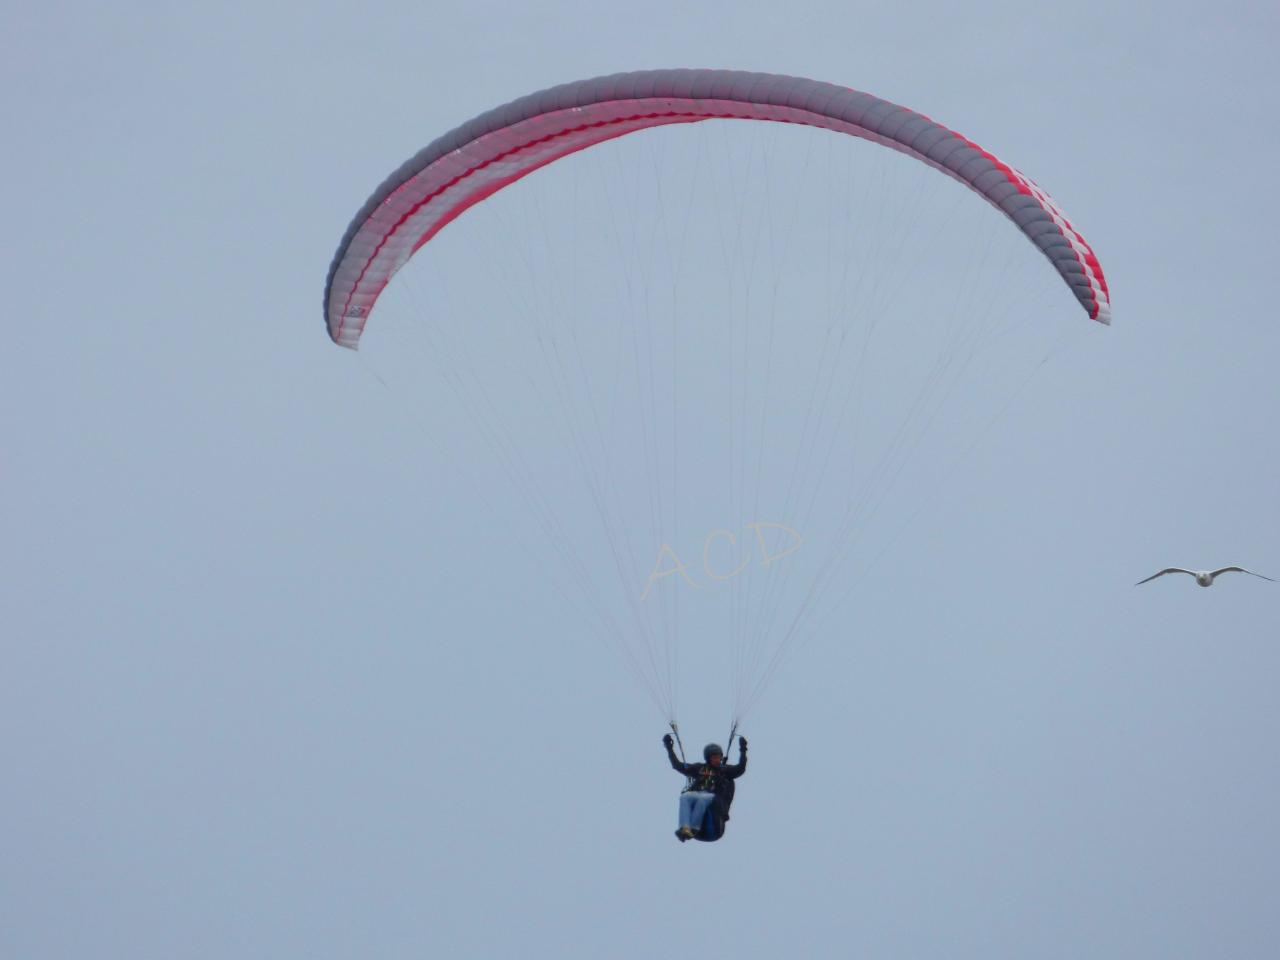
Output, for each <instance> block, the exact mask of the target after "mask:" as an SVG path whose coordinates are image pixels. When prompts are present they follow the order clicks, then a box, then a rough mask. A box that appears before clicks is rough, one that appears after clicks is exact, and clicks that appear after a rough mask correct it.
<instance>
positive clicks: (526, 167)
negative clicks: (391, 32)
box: [324, 70, 1111, 349]
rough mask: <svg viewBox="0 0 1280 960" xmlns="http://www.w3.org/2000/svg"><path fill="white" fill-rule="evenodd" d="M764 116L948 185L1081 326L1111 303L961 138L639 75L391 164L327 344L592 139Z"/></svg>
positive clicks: (1071, 250)
mask: <svg viewBox="0 0 1280 960" xmlns="http://www.w3.org/2000/svg"><path fill="white" fill-rule="evenodd" d="M708 119H742V120H772V121H776V122H781V123H798V124H805V125H807V126H813V127H822V128H824V129H827V130H833V131H837V132H840V133H847V134H849V135H851V136H855V137H861V138H862V139H865V140H871V141H874V142H875V143H879V144H882V145H884V146H886V147H889V148H890V149H893V150H897V151H899V152H901V153H905V154H907V155H909V156H912V157H915V158H916V159H918V160H920V161H922V162H924V163H927V164H928V165H929V166H931V167H933V168H934V169H936V170H938V171H940V172H942V173H945V174H946V175H947V176H949V177H952V178H954V179H955V180H958V181H959V182H961V183H963V184H964V185H965V186H967V187H969V188H970V189H972V190H974V191H975V192H976V193H978V194H980V195H981V196H982V197H984V198H985V199H986V200H987V201H988V202H989V203H990V204H991V205H992V206H994V207H996V208H997V209H999V210H1000V211H1001V212H1002V213H1004V214H1005V215H1006V216H1007V217H1008V218H1009V219H1010V220H1011V221H1012V222H1013V223H1014V225H1015V226H1016V227H1017V228H1018V229H1019V230H1021V231H1022V233H1023V234H1024V235H1025V236H1026V237H1027V238H1028V239H1029V240H1030V241H1031V242H1032V243H1034V244H1035V245H1036V246H1037V247H1038V248H1039V249H1040V251H1041V252H1042V253H1043V254H1044V256H1045V257H1046V258H1048V260H1049V261H1050V263H1052V265H1053V266H1054V267H1055V268H1056V269H1057V271H1058V273H1059V274H1060V275H1061V277H1062V279H1063V280H1064V281H1065V282H1066V284H1067V286H1068V287H1070V288H1071V291H1072V293H1073V294H1074V295H1075V297H1076V299H1077V300H1078V301H1079V302H1080V304H1081V306H1082V307H1084V309H1085V311H1086V312H1087V313H1088V315H1089V317H1090V318H1091V319H1094V320H1097V321H1099V322H1101V323H1109V322H1110V319H1111V302H1110V297H1109V293H1108V289H1107V281H1106V278H1105V277H1104V276H1103V272H1102V266H1101V264H1099V262H1098V258H1097V257H1096V256H1095V255H1094V252H1093V248H1092V247H1090V246H1089V244H1088V243H1087V242H1086V241H1085V239H1084V237H1083V236H1081V234H1080V233H1079V232H1078V231H1077V230H1076V229H1075V228H1074V227H1073V226H1072V224H1071V222H1070V221H1069V220H1068V219H1067V217H1066V215H1065V214H1064V213H1063V212H1062V210H1061V209H1059V208H1058V206H1057V205H1056V204H1055V203H1054V202H1053V200H1052V199H1051V198H1050V197H1049V195H1048V194H1047V193H1045V192H1044V191H1043V190H1042V189H1040V187H1039V186H1037V185H1036V184H1035V183H1034V182H1033V181H1032V180H1031V179H1030V178H1028V177H1026V176H1024V175H1023V174H1021V173H1019V172H1018V171H1017V170H1015V169H1014V168H1013V167H1011V166H1009V165H1008V164H1006V163H1004V162H1002V161H1001V160H999V159H997V158H996V157H995V156H993V155H992V154H991V153H989V152H987V151H986V150H984V149H982V148H981V147H979V146H978V145H977V144H975V143H974V142H973V141H971V140H969V139H967V138H965V137H963V136H961V135H960V134H958V133H956V132H955V131H953V130H950V129H948V128H947V127H944V126H942V125H941V124H939V123H936V122H935V121H933V120H930V119H929V118H928V117H925V116H922V115H921V114H918V113H916V112H914V111H912V110H909V109H907V108H906V107H900V106H897V105H896V104H893V103H889V102H888V101H885V100H881V99H879V98H877V97H873V96H872V95H870V94H868V93H861V92H859V91H857V90H851V89H849V88H847V87H840V86H836V85H834V84H830V83H822V82H819V81H815V80H805V79H802V78H799V77H785V76H776V75H771V74H765V73H749V72H744V71H738V70H646V71H640V72H636V73H619V74H614V75H612V76H607V77H597V78H595V79H592V80H581V81H577V82H575V83H566V84H562V85H560V86H557V87H552V88H550V89H548V90H543V91H541V92H539V93H534V94H530V95H529V96H526V97H521V98H520V99H518V100H514V101H512V102H511V103H508V104H506V105H505V106H501V107H497V108H496V109H493V110H490V111H488V112H487V113H483V114H481V115H480V116H478V117H476V118H475V119H473V120H469V121H468V122H466V123H464V124H463V125H462V126H460V127H458V128H457V129H455V130H453V131H451V132H449V133H447V134H445V135H444V136H442V137H440V138H439V139H438V140H436V141H435V142H433V143H431V144H430V145H429V146H427V147H425V148H424V149H423V150H421V151H419V152H418V153H417V154H416V155H415V156H413V157H412V158H410V159H409V160H408V162H406V163H405V164H403V165H402V166H401V167H400V168H399V169H398V170H396V171H395V172H394V173H393V174H392V175H391V176H390V177H388V178H387V179H386V180H385V181H384V182H383V183H382V185H381V186H379V187H378V189H377V190H375V191H374V193H373V195H372V196H371V197H370V198H369V199H368V201H366V203H365V205H364V206H363V207H362V208H361V210H360V212H359V213H358V214H357V215H356V217H355V219H354V220H353V221H352V222H351V225H350V226H349V227H348V228H347V231H346V233H345V235H344V236H343V238H342V242H341V243H340V244H339V246H338V251H337V254H336V255H335V256H334V259H333V263H332V265H331V266H330V268H329V277H328V282H327V283H326V285H325V297H324V300H325V303H324V310H325V322H326V325H327V327H328V330H329V336H330V337H331V338H332V339H333V340H334V342H335V343H338V344H340V345H342V346H345V347H351V348H353V349H354V348H355V347H356V346H357V345H358V343H359V340H360V335H361V333H362V331H363V330H364V325H365V322H366V321H367V319H368V317H369V314H370V312H371V310H372V309H373V306H374V304H375V303H376V302H377V299H378V296H379V295H380V294H381V293H382V290H383V289H384V288H385V287H386V285H387V283H388V282H389V281H390V279H391V278H392V276H394V275H395V273H396V271H397V270H399V269H400V268H401V267H402V266H403V265H404V264H405V263H406V262H407V261H408V260H409V258H410V257H411V256H412V255H413V254H414V252H415V251H417V250H418V249H419V248H420V247H422V246H423V244H425V243H427V242H428V241H429V240H430V239H431V238H432V237H433V236H435V235H436V234H437V233H438V232H439V231H440V230H441V229H442V228H443V227H444V226H445V225H446V224H448V223H449V222H450V221H451V220H453V219H454V218H455V217H457V216H459V215H460V214H461V213H463V212H464V211H465V210H466V209H467V208H469V207H471V206H472V205H474V204H476V203H479V202H480V201H481V200H483V199H485V198H486V197H488V196H489V195H491V194H493V193H495V192H496V191H498V190H501V189H502V188H503V187H505V186H506V185H507V184H509V183H513V182H514V181H516V180H519V179H520V178H521V177H523V176H525V175H526V174H528V173H531V172H532V171H534V170H537V169H538V168H539V167H542V166H545V165H546V164H548V163H552V162H554V161H555V160H558V159H559V158H561V157H564V156H566V155H568V154H571V153H574V152H576V151H579V150H583V149H585V148H587V147H590V146H593V145H595V144H597V143H602V142H604V141H606V140H612V139H614V138H616V137H621V136H624V135H625V134H628V133H633V132H635V131H637V130H643V129H646V128H648V127H655V126H661V125H664V124H671V123H696V122H698V121H700V120H708Z"/></svg>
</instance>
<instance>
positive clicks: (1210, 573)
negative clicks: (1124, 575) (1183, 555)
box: [1134, 567, 1277, 587]
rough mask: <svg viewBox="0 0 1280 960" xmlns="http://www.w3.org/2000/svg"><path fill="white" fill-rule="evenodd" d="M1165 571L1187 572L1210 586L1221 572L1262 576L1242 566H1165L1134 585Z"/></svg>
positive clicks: (1203, 584) (1163, 573)
mask: <svg viewBox="0 0 1280 960" xmlns="http://www.w3.org/2000/svg"><path fill="white" fill-rule="evenodd" d="M1166 573H1189V574H1190V575H1191V576H1193V577H1195V578H1196V583H1198V584H1200V586H1202V587H1212V586H1213V578H1214V577H1216V576H1218V575H1219V574H1221V573H1247V574H1249V576H1251V577H1262V574H1260V573H1254V572H1253V571H1252V570H1246V569H1245V568H1244V567H1222V568H1221V569H1220V570H1183V569H1182V568H1181V567H1165V568H1164V569H1163V570H1161V571H1160V572H1159V573H1153V574H1152V575H1151V576H1149V577H1147V579H1146V580H1139V581H1138V582H1137V583H1135V584H1134V586H1135V587H1140V586H1142V585H1143V584H1144V583H1148V582H1149V581H1151V580H1154V579H1155V578H1156V577H1163V576H1164V575H1165V574H1166ZM1262 579H1263V580H1271V578H1270V577H1262ZM1271 582H1272V583H1276V582H1277V581H1275V580H1271Z"/></svg>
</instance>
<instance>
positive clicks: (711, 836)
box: [667, 747, 747, 841]
mask: <svg viewBox="0 0 1280 960" xmlns="http://www.w3.org/2000/svg"><path fill="white" fill-rule="evenodd" d="M667 759H668V760H669V761H671V768H672V769H673V770H675V772H676V773H679V774H682V775H684V776H686V777H688V778H689V784H688V785H687V786H686V787H685V788H684V791H683V792H685V793H687V792H689V791H690V790H700V791H703V792H704V793H712V794H715V800H713V801H712V802H711V809H710V810H709V811H708V812H707V820H706V824H705V826H704V828H703V829H702V830H701V831H700V832H699V833H698V834H697V839H699V840H707V841H710V840H719V839H720V838H721V837H722V836H724V824H725V821H726V820H728V819H729V807H730V806H732V805H733V790H734V784H733V781H735V780H737V779H738V778H739V777H740V776H742V775H743V774H744V773H746V772H747V753H746V751H745V750H743V751H741V752H740V753H739V754H738V762H737V763H735V764H732V765H730V764H727V763H721V764H720V766H718V767H713V766H711V764H709V763H681V762H680V758H679V757H677V756H676V752H675V750H673V749H672V748H671V747H667Z"/></svg>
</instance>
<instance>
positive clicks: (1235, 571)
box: [1213, 567, 1278, 583]
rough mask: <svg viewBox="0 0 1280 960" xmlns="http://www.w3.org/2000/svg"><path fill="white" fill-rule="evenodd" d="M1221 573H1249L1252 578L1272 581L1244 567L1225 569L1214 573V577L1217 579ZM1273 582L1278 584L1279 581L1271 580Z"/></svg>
mask: <svg viewBox="0 0 1280 960" xmlns="http://www.w3.org/2000/svg"><path fill="white" fill-rule="evenodd" d="M1220 573H1247V574H1249V576H1251V577H1262V579H1263V580H1271V578H1270V577H1263V576H1262V574H1260V573H1254V572H1253V571H1252V570H1246V569H1245V568H1244V567H1223V568H1222V569H1221V570H1215V571H1213V575H1214V576H1215V577H1216V576H1217V575H1218V574H1220ZM1271 582H1272V583H1276V582H1278V581H1276V580H1271Z"/></svg>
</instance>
